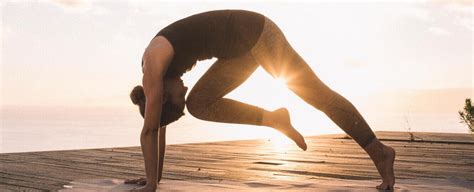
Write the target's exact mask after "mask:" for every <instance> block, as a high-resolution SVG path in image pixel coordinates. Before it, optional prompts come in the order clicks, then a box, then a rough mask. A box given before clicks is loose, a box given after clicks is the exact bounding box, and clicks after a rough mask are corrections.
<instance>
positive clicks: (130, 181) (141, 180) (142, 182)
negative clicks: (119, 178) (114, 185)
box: [123, 177, 146, 185]
mask: <svg viewBox="0 0 474 192" xmlns="http://www.w3.org/2000/svg"><path fill="white" fill-rule="evenodd" d="M123 183H125V184H135V185H145V184H146V178H144V177H142V178H139V179H126V180H125V181H124V182H123Z"/></svg>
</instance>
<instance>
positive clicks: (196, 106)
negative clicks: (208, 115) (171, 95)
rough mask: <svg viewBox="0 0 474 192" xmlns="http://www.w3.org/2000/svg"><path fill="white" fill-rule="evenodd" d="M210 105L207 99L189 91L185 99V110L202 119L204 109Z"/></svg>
mask: <svg viewBox="0 0 474 192" xmlns="http://www.w3.org/2000/svg"><path fill="white" fill-rule="evenodd" d="M210 105H211V102H210V101H209V99H206V98H205V97H204V96H203V95H201V94H199V93H196V92H193V91H191V93H189V95H188V97H187V99H186V108H187V109H188V112H189V113H190V114H191V115H192V116H194V117H196V118H198V119H202V118H204V117H203V116H205V111H206V108H208V107H209V106H210Z"/></svg>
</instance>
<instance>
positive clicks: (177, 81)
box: [165, 77, 188, 109]
mask: <svg viewBox="0 0 474 192" xmlns="http://www.w3.org/2000/svg"><path fill="white" fill-rule="evenodd" d="M165 87H166V90H167V92H168V102H172V103H173V104H174V105H176V106H179V108H180V109H184V106H185V104H186V100H185V95H186V92H187V91H188V87H186V86H184V84H183V80H181V78H179V77H176V78H168V79H166V80H165Z"/></svg>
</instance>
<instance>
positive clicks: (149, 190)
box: [130, 184, 156, 192]
mask: <svg viewBox="0 0 474 192" xmlns="http://www.w3.org/2000/svg"><path fill="white" fill-rule="evenodd" d="M130 191H131V192H155V191H156V184H152V185H148V184H147V185H145V186H142V187H135V188H133V189H131V190H130Z"/></svg>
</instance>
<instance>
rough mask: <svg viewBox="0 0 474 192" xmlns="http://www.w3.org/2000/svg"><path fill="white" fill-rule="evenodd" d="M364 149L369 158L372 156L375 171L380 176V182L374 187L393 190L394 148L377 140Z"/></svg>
mask: <svg viewBox="0 0 474 192" xmlns="http://www.w3.org/2000/svg"><path fill="white" fill-rule="evenodd" d="M365 150H366V151H367V153H368V154H369V156H370V158H372V161H373V162H374V164H375V167H376V168H377V171H378V172H379V174H380V176H381V177H382V183H381V184H380V185H378V186H377V187H376V188H377V189H378V190H393V185H394V184H395V175H394V173H393V164H394V162H395V155H396V154H395V150H394V149H393V148H391V147H389V146H385V145H383V144H382V143H380V142H379V141H378V140H376V141H374V142H372V143H371V144H369V145H368V146H367V147H366V148H365Z"/></svg>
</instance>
